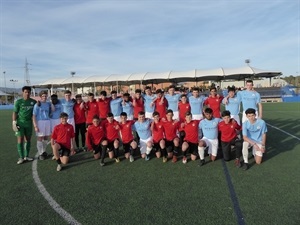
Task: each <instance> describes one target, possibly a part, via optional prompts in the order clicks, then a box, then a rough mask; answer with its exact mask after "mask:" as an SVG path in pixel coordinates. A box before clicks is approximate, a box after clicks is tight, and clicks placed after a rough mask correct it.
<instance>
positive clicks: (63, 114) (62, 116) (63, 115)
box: [59, 112, 69, 118]
mask: <svg viewBox="0 0 300 225" xmlns="http://www.w3.org/2000/svg"><path fill="white" fill-rule="evenodd" d="M68 117H69V115H68V114H67V113H65V112H62V113H61V114H60V116H59V118H68Z"/></svg>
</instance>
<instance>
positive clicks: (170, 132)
mask: <svg viewBox="0 0 300 225" xmlns="http://www.w3.org/2000/svg"><path fill="white" fill-rule="evenodd" d="M163 126H164V131H165V137H166V140H167V141H173V140H174V138H177V137H178V136H177V133H178V129H179V127H180V123H179V121H176V120H171V121H168V120H166V121H164V122H163Z"/></svg>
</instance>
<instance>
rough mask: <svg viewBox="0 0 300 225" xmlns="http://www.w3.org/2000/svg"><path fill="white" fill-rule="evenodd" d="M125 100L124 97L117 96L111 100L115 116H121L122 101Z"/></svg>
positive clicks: (111, 107) (112, 111)
mask: <svg viewBox="0 0 300 225" xmlns="http://www.w3.org/2000/svg"><path fill="white" fill-rule="evenodd" d="M122 101H123V99H122V98H115V99H111V100H110V103H109V104H110V111H111V113H112V114H114V116H120V114H121V112H122V105H121V102H122Z"/></svg>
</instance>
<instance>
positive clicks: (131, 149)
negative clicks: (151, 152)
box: [129, 147, 135, 155]
mask: <svg viewBox="0 0 300 225" xmlns="http://www.w3.org/2000/svg"><path fill="white" fill-rule="evenodd" d="M134 150H135V149H133V148H132V147H130V148H129V154H130V155H133V153H134Z"/></svg>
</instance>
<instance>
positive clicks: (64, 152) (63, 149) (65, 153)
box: [58, 144, 71, 157]
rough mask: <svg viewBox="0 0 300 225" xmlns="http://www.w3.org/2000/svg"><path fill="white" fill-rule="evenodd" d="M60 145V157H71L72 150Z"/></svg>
mask: <svg viewBox="0 0 300 225" xmlns="http://www.w3.org/2000/svg"><path fill="white" fill-rule="evenodd" d="M59 145H60V149H59V150H58V153H59V156H60V157H63V156H68V157H69V156H70V153H71V151H70V149H68V148H66V147H65V146H63V145H61V144H59Z"/></svg>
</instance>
